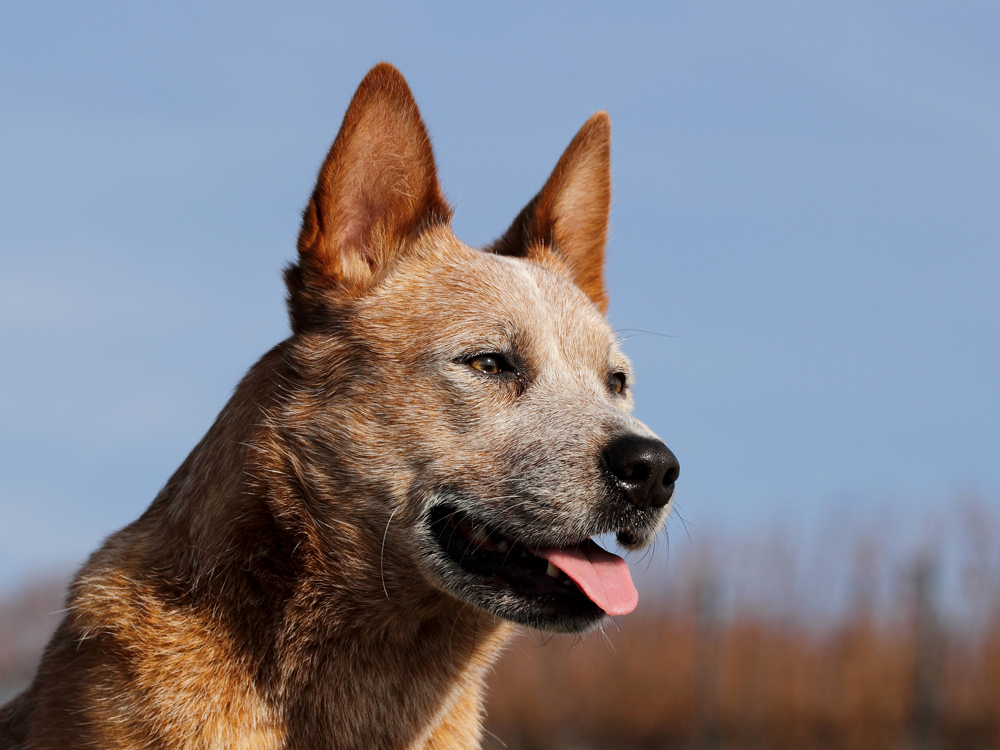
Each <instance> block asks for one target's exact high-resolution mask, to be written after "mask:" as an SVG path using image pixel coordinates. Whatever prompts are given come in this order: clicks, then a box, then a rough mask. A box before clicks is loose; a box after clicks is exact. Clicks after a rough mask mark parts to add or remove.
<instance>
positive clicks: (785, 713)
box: [488, 506, 1000, 750]
mask: <svg viewBox="0 0 1000 750" xmlns="http://www.w3.org/2000/svg"><path fill="white" fill-rule="evenodd" d="M954 515H955V516H957V517H958V518H957V519H956V520H953V521H951V522H949V524H948V526H949V527H950V528H949V529H947V530H942V531H941V533H940V534H937V535H935V536H933V537H932V539H933V543H932V544H923V545H911V546H910V547H909V550H908V551H907V550H906V545H902V547H903V549H902V550H900V549H899V547H900V545H897V546H896V551H895V552H894V553H890V552H889V550H890V549H891V547H892V545H891V544H890V542H892V541H893V540H891V539H888V537H889V536H891V535H892V534H893V533H897V532H896V531H894V527H893V525H892V524H878V525H876V527H875V528H876V529H877V533H879V534H880V535H882V536H883V539H882V540H880V541H879V543H877V544H875V543H873V542H872V541H871V538H872V537H871V531H872V528H871V527H870V526H869V527H867V528H866V527H865V526H864V525H856V526H855V527H854V528H855V530H854V531H850V529H848V530H847V533H845V534H842V535H840V537H839V539H838V541H837V542H835V543H832V544H826V545H823V544H820V545H813V544H811V543H809V542H808V541H807V542H806V543H804V544H802V545H801V546H799V547H798V549H795V548H794V547H793V546H792V545H789V544H788V537H787V535H777V536H775V537H774V538H770V539H767V540H747V539H744V540H736V541H732V540H731V541H730V543H728V544H716V545H715V546H714V548H709V547H708V546H705V547H701V548H699V549H698V551H696V552H694V553H693V554H689V555H687V556H686V560H679V561H678V563H679V564H677V565H672V566H668V570H667V571H666V572H667V576H666V581H665V583H664V584H663V592H662V596H661V598H660V600H659V601H658V602H655V603H650V602H645V603H644V602H642V601H640V606H639V609H638V611H637V612H636V613H635V614H634V615H631V616H629V617H624V618H618V619H617V620H616V622H615V623H614V625H612V626H611V627H609V628H607V629H606V630H607V632H606V633H604V634H601V633H598V634H593V635H590V636H588V637H587V638H586V639H583V640H579V639H560V638H556V639H543V638H540V637H539V636H537V635H527V634H526V635H524V636H522V638H521V639H520V640H519V641H518V642H517V643H515V644H514V646H513V647H512V648H511V649H510V652H509V653H508V654H507V656H506V657H505V658H504V660H503V661H502V662H501V663H500V664H499V665H498V667H497V670H496V674H495V676H494V679H493V681H492V683H491V695H490V699H489V704H488V710H489V727H490V730H491V732H492V735H493V738H492V739H491V744H490V747H491V748H500V747H507V748H510V749H511V750H515V749H518V748H523V749H531V750H534V749H535V748H751V747H752V748H796V749H800V748H864V749H866V750H877V749H880V748H887V749H888V748H893V749H895V748H927V749H928V750H929V749H930V748H941V749H942V750H943V749H944V748H956V749H958V748H961V749H962V750H973V749H975V748H994V747H1000V548H998V546H997V544H996V543H995V540H997V539H998V536H997V534H996V531H997V525H996V519H995V518H993V517H992V516H990V514H988V513H987V512H986V511H985V510H984V508H983V507H982V506H978V507H977V506H970V507H967V508H964V509H961V510H960V511H958V512H956V513H955V514H954ZM962 519H964V523H963V522H962ZM720 550H724V552H723V551H720ZM678 557H680V556H678ZM810 558H814V559H810ZM838 561H839V562H838ZM647 588H648V586H647Z"/></svg>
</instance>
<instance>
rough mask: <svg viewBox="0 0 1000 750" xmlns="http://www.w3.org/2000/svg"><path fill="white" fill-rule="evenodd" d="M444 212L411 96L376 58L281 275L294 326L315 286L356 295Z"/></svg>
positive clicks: (303, 319) (307, 312)
mask: <svg viewBox="0 0 1000 750" xmlns="http://www.w3.org/2000/svg"><path fill="white" fill-rule="evenodd" d="M450 219H451V209H450V208H449V207H448V204H447V203H446V201H445V199H444V197H443V196H442V195H441V189H440V187H439V186H438V181H437V171H436V168H435V165H434V154H433V152H432V150H431V142H430V138H429V137H428V135H427V130H426V128H425V127H424V123H423V120H422V119H421V118H420V111H419V110H418V109H417V104H416V102H415V101H414V99H413V95H412V94H411V93H410V89H409V87H408V86H407V85H406V80H405V79H404V78H403V76H402V74H401V73H400V72H399V71H398V70H396V68H394V67H393V66H392V65H390V64H388V63H379V64H378V65H376V66H375V67H374V68H372V69H371V70H370V71H369V72H368V75H366V76H365V78H364V80H363V81H361V84H360V85H359V86H358V90H357V91H356V92H355V94H354V98H353V99H352V100H351V104H350V106H349V107H348V108H347V113H346V114H345V115H344V122H343V124H342V125H341V127H340V132H339V133H338V134H337V138H336V140H335V141H334V142H333V146H332V147H331V148H330V152H329V154H327V157H326V160H325V161H324V162H323V166H322V167H320V170H319V177H318V178H317V180H316V187H315V189H314V190H313V194H312V197H311V198H310V200H309V204H308V205H307V206H306V208H305V211H303V216H302V230H301V232H300V233H299V241H298V250H299V262H298V264H295V265H293V266H291V267H289V268H288V270H287V271H286V273H285V278H286V282H287V284H288V288H289V306H290V308H291V314H292V328H293V330H300V329H301V328H303V327H305V326H306V324H307V322H308V320H309V318H310V317H311V316H312V314H314V313H315V312H316V309H315V308H316V305H317V304H319V303H320V300H319V299H318V297H319V296H320V294H321V293H323V292H330V291H334V292H339V293H346V294H348V295H356V294H359V293H361V292H363V291H364V290H365V289H367V288H369V287H370V286H371V284H373V283H375V282H377V281H378V279H380V278H382V276H384V274H385V273H386V272H387V271H388V270H389V269H390V268H391V267H392V266H393V264H394V262H395V260H396V259H397V257H398V255H399V253H400V251H401V248H402V246H403V245H404V244H405V240H406V239H407V238H409V237H410V236H412V235H413V234H414V233H415V232H418V231H420V230H422V229H424V228H426V227H427V226H430V225H433V224H437V223H447V222H448V221H450ZM318 293H319V294H318Z"/></svg>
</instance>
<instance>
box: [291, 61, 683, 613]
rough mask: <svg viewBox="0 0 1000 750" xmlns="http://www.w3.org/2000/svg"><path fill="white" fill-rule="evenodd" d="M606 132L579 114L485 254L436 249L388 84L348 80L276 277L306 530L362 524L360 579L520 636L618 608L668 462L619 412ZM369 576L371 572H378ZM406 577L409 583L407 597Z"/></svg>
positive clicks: (434, 209)
mask: <svg viewBox="0 0 1000 750" xmlns="http://www.w3.org/2000/svg"><path fill="white" fill-rule="evenodd" d="M609 157H610V126H609V121H608V118H607V115H605V114H604V113H598V114H596V115H594V116H593V117H592V118H591V119H590V120H589V121H588V122H587V123H586V124H585V125H584V126H583V128H582V129H581V130H580V132H579V133H578V134H577V136H576V137H575V138H574V139H573V142H572V143H571V144H570V146H569V147H568V148H567V150H566V152H565V153H564V154H563V156H562V158H561V159H560V160H559V162H558V164H557V166H556V168H555V170H554V172H553V173H552V176H551V177H550V178H549V180H548V182H547V183H546V184H545V186H544V187H543V189H542V190H541V192H540V193H539V194H538V195H537V196H536V197H535V198H534V199H533V200H532V201H531V202H530V203H529V204H528V205H527V206H526V207H525V209H524V210H523V211H522V212H521V214H520V215H519V216H518V217H517V218H516V220H515V221H514V223H513V225H512V226H511V228H510V229H509V230H508V231H507V232H506V233H505V234H504V235H503V236H502V237H501V238H500V239H499V240H497V241H496V242H495V243H493V244H492V245H491V246H490V247H487V248H485V249H484V250H477V249H473V248H471V247H469V246H467V245H465V244H463V243H462V242H460V241H459V240H458V239H457V238H456V237H455V236H454V235H453V234H452V232H451V228H450V225H449V224H450V218H451V210H450V208H449V207H448V205H447V203H446V202H445V200H444V198H443V197H442V194H441V191H440V189H439V187H438V182H437V177H436V173H435V167H434V159H433V155H432V152H431V146H430V141H429V139H428V136H427V133H426V130H425V128H424V125H423V122H422V121H421V118H420V115H419V112H418V110H417V107H416V104H415V103H414V101H413V98H412V96H411V94H410V91H409V89H408V87H407V85H406V83H405V81H404V80H403V78H402V76H401V75H400V74H399V73H398V72H397V71H396V70H395V69H394V68H392V67H391V66H389V65H387V64H382V65H379V66H377V67H376V68H374V69H373V70H372V71H371V72H370V73H369V74H368V76H367V77H366V78H365V79H364V81H363V82H362V83H361V86H360V87H359V89H358V91H357V93H356V94H355V96H354V99H353V100H352V102H351V104H350V107H349V108H348V111H347V114H346V116H345V118H344V123H343V126H342V128H341V130H340V133H339V135H338V136H337V139H336V141H335V142H334V144H333V147H332V148H331V150H330V153H329V155H328V156H327V158H326V161H325V162H324V164H323V166H322V168H321V170H320V174H319V178H318V181H317V185H316V188H315V190H314V192H313V195H312V198H311V200H310V201H309V204H308V206H307V208H306V210H305V213H304V220H303V227H302V232H301V235H300V238H299V245H298V248H299V260H298V262H297V264H295V265H293V266H292V267H290V268H289V269H288V271H287V273H286V279H287V282H288V287H289V307H290V311H291V318H292V326H293V330H294V336H293V337H292V340H291V346H290V349H289V355H288V356H289V359H290V360H291V361H292V362H293V367H292V371H293V373H294V375H293V376H292V377H291V379H290V382H289V384H288V385H287V387H288V389H289V391H290V392H294V394H295V397H294V398H289V399H288V400H286V402H285V405H284V407H283V410H284V411H283V414H284V416H283V418H282V419H283V422H284V424H285V427H286V430H287V432H288V435H289V438H288V439H289V441H290V443H292V444H294V445H295V446H296V449H295V450H296V456H297V458H296V467H297V468H296V471H297V473H298V475H299V477H300V479H299V481H300V483H301V484H302V486H303V488H304V496H305V497H307V498H308V505H309V513H310V514H312V515H313V516H314V517H316V518H317V519H319V521H320V522H321V524H322V525H325V526H328V527H331V528H332V527H339V526H345V525H348V526H350V527H351V528H353V529H358V531H357V532H356V536H357V538H358V540H359V541H358V545H359V547H360V548H361V549H362V550H363V551H358V550H356V549H352V550H338V551H331V555H334V554H341V555H344V554H349V555H356V556H357V562H358V565H359V566H362V567H363V566H365V565H367V566H368V568H367V570H369V574H370V575H373V576H378V577H381V583H382V588H384V590H385V594H386V596H390V594H391V593H392V589H393V587H394V586H395V587H399V586H403V585H406V586H409V587H411V588H412V587H414V586H417V587H420V586H426V587H427V590H429V591H433V592H434V596H437V597H438V598H440V597H441V595H442V594H444V595H445V596H446V597H448V598H451V599H457V600H459V601H461V602H463V603H468V604H472V605H474V606H475V607H478V608H481V609H483V610H486V611H487V612H489V613H492V614H493V615H495V616H499V617H501V618H505V619H508V620H513V621H515V622H519V623H522V624H527V625H530V626H534V627H537V628H542V629H547V630H555V631H565V632H579V631H582V630H585V629H587V628H588V627H590V626H592V625H594V624H595V623H596V622H598V621H599V620H600V619H601V618H603V617H604V616H605V614H608V613H610V614H619V613H623V612H626V611H629V610H630V609H631V608H632V607H633V606H634V604H635V590H634V588H633V587H632V584H631V579H630V578H629V575H628V569H627V567H626V566H625V564H624V562H623V561H621V559H620V558H617V557H616V556H614V555H611V554H610V553H608V552H605V551H604V550H602V549H601V548H600V547H598V546H597V545H596V544H595V543H594V542H592V541H591V537H593V536H595V535H601V534H609V533H613V534H615V535H617V539H618V541H619V543H620V544H621V545H623V546H624V547H626V548H628V549H638V548H641V547H643V546H645V545H646V544H648V543H649V542H650V541H651V540H652V539H653V537H654V536H655V535H656V534H657V533H658V532H659V530H660V529H661V528H662V525H663V523H664V522H665V518H666V515H667V511H668V508H669V501H670V498H671V495H672V492H673V487H674V481H675V479H676V478H677V474H678V464H677V461H676V459H675V458H674V456H673V454H672V453H670V451H669V450H668V449H667V448H666V446H664V445H663V443H662V442H660V441H659V439H657V437H656V436H655V435H654V434H653V433H652V432H651V431H650V430H649V428H647V427H646V426H645V425H643V424H642V423H641V422H639V421H637V420H636V419H634V418H633V417H631V416H630V410H631V408H632V396H631V380H632V374H631V370H630V365H629V362H628V360H627V359H626V358H625V356H624V355H623V354H622V353H621V351H620V350H619V347H618V343H617V340H616V337H615V335H614V333H613V332H612V330H611V329H610V327H609V326H608V324H607V323H606V321H605V320H604V315H603V313H604V311H605V309H606V306H607V297H606V295H605V292H604V286H603V281H602V271H603V253H604V243H605V237H606V232H607V221H608V210H609V204H610V166H609ZM376 565H377V568H378V569H377V571H376V570H374V569H373V568H374V566H376ZM404 582H405V583H404Z"/></svg>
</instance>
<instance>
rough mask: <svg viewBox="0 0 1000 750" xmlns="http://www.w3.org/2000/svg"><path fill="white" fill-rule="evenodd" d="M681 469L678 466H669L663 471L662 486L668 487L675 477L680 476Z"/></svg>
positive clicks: (675, 479) (674, 480)
mask: <svg viewBox="0 0 1000 750" xmlns="http://www.w3.org/2000/svg"><path fill="white" fill-rule="evenodd" d="M680 473H681V470H680V467H678V466H670V467H668V468H667V470H666V471H665V472H664V473H663V486H664V487H669V486H670V485H672V484H673V483H674V482H676V481H677V477H678V476H680Z"/></svg>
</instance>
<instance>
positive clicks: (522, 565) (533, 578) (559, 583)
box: [430, 506, 586, 598]
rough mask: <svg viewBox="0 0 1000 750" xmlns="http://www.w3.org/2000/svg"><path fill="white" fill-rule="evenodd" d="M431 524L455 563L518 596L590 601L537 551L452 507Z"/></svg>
mask: <svg viewBox="0 0 1000 750" xmlns="http://www.w3.org/2000/svg"><path fill="white" fill-rule="evenodd" d="M430 525H431V529H432V532H433V533H434V535H435V537H437V540H438V543H439V544H440V545H441V547H442V548H443V550H444V551H445V552H446V553H447V554H448V556H449V557H450V558H451V559H452V561H453V562H454V563H455V564H457V565H458V566H459V567H460V568H463V569H464V570H466V571H467V572H470V573H473V574H476V575H478V576H482V577H484V578H486V579H488V580H490V581H492V582H493V583H494V584H495V585H498V586H500V587H502V588H506V589H510V590H513V591H515V592H517V593H520V594H523V595H527V596H533V595H553V594H555V595H572V596H576V597H581V598H586V596H585V594H584V593H583V592H582V591H581V590H580V589H579V588H578V587H577V586H576V584H574V583H573V581H572V580H571V579H570V577H569V576H567V575H566V574H565V573H564V572H563V571H561V570H559V569H558V568H557V567H556V566H554V565H552V564H551V563H550V562H549V561H548V560H546V559H545V558H543V557H541V556H539V555H536V554H535V553H534V552H533V548H531V547H529V546H527V545H524V544H522V543H520V542H518V541H516V540H513V539H509V538H507V537H505V536H503V535H502V534H501V533H500V532H499V531H497V530H495V529H493V528H490V527H488V526H487V525H486V524H485V523H483V522H482V521H477V520H474V519H473V518H472V517H471V516H469V515H468V514H466V513H463V512H461V511H459V510H458V509H456V508H454V507H451V506H439V507H438V508H435V509H434V510H432V512H431V517H430Z"/></svg>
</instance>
